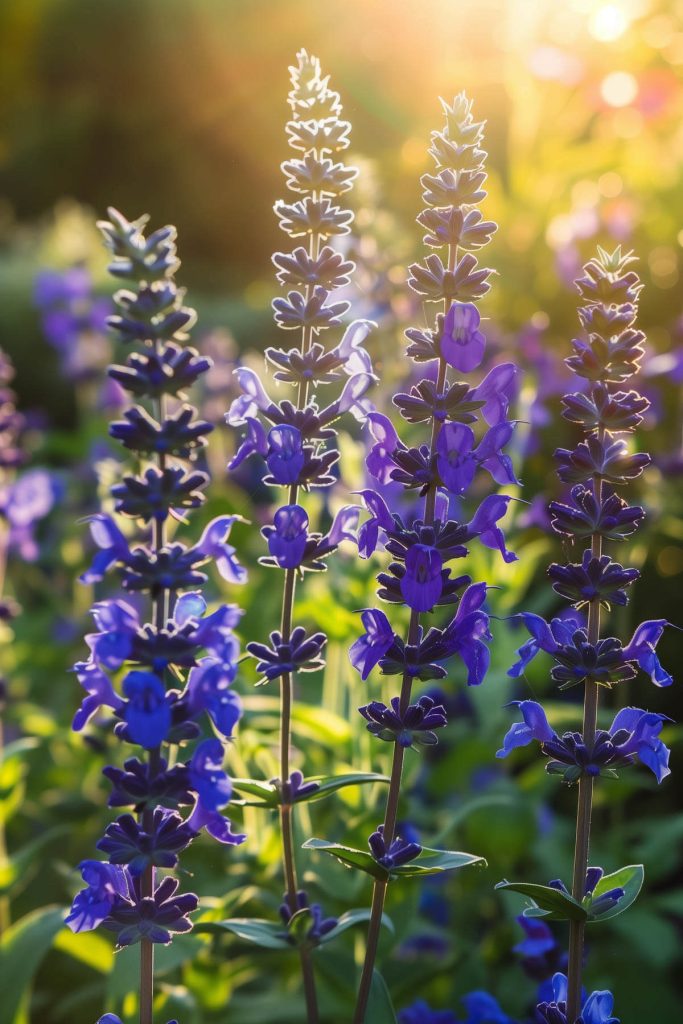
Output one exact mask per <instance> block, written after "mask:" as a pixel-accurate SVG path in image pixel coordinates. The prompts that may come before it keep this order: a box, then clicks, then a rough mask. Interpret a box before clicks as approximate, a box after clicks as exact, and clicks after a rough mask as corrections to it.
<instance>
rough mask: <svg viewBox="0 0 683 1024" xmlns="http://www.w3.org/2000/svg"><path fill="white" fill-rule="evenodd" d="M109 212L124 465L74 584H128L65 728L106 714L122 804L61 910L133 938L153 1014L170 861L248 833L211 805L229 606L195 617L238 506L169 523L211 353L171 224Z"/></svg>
mask: <svg viewBox="0 0 683 1024" xmlns="http://www.w3.org/2000/svg"><path fill="white" fill-rule="evenodd" d="M109 217H110V220H109V221H104V222H102V223H100V225H99V226H100V229H101V231H102V233H103V236H104V240H105V243H106V245H107V248H108V249H109V250H110V252H111V254H112V259H111V263H110V267H109V270H110V272H111V274H112V275H113V276H114V277H115V278H116V279H117V280H118V281H122V282H124V287H123V288H121V289H120V290H119V291H118V292H117V293H116V296H115V301H116V305H117V306H118V313H117V314H116V315H114V316H112V317H111V318H110V320H109V324H110V326H111V327H112V328H113V329H114V331H115V332H116V333H117V335H118V337H119V339H120V340H121V341H122V342H125V343H126V344H127V345H129V346H130V352H129V354H128V357H127V359H126V361H125V363H124V364H123V365H115V366H112V367H111V368H110V370H109V373H110V376H111V377H112V378H113V379H114V380H115V381H117V382H118V384H120V385H121V387H122V388H124V389H125V390H126V391H127V392H128V393H129V394H130V395H131V396H132V397H133V399H134V400H135V401H134V404H131V405H129V406H128V407H127V408H126V409H125V410H124V412H123V416H122V418H121V419H120V420H117V421H116V422H114V423H112V424H111V427H110V433H111V436H112V437H114V438H116V439H117V440H118V441H120V442H121V444H122V445H123V446H124V448H125V449H126V450H127V451H129V452H131V453H134V454H135V456H136V459H137V464H136V466H135V469H134V471H133V472H131V473H130V474H127V475H125V476H124V477H123V479H122V480H121V481H120V482H118V483H116V484H115V486H114V487H113V488H112V490H111V494H112V498H113V501H114V510H115V515H105V514H102V513H96V514H94V515H93V516H92V517H91V520H90V528H91V533H92V538H93V541H94V543H95V545H96V547H97V548H98V551H97V553H96V554H95V557H94V559H93V562H92V565H91V566H90V568H89V569H88V570H87V571H86V572H85V574H84V575H83V577H82V579H83V582H85V583H87V584H94V585H97V584H99V583H100V581H101V580H103V578H104V576H105V574H106V573H107V572H109V571H113V572H115V573H116V574H117V575H118V577H119V579H120V582H121V585H122V587H123V590H124V591H125V595H126V596H125V599H124V598H123V597H109V598H104V599H102V600H99V601H97V602H96V604H95V605H94V607H93V609H92V615H93V618H94V622H95V632H93V633H91V634H89V635H88V636H87V637H86V640H87V644H88V647H89V650H90V653H89V656H88V658H87V659H86V660H84V661H80V662H78V663H77V664H76V666H75V669H74V670H75V672H76V674H77V677H78V680H79V682H80V684H81V686H82V687H83V689H84V690H85V697H84V699H83V703H82V704H81V707H80V708H79V710H78V711H77V713H76V716H75V718H74V722H73V728H74V729H75V730H76V731H80V730H82V729H84V727H85V726H86V724H87V723H88V722H89V720H90V719H92V718H93V717H95V718H97V719H99V720H100V721H101V722H104V723H105V724H111V725H113V732H114V735H115V736H116V737H117V739H118V740H120V741H121V743H122V744H123V745H124V751H126V753H124V754H123V755H122V758H121V759H120V760H119V762H118V763H117V764H113V765H109V766H107V767H106V768H105V769H104V775H105V776H106V778H107V780H108V782H109V784H110V787H111V791H110V796H109V806H110V807H111V808H114V809H116V810H118V809H119V808H122V809H125V810H124V812H123V813H122V814H120V815H119V817H117V818H116V819H115V820H114V821H112V822H111V823H110V824H109V825H108V826H107V828H106V829H105V831H104V835H103V836H102V838H101V839H100V840H99V842H98V843H97V848H98V850H99V851H100V852H101V853H102V854H104V856H105V858H106V859H104V860H95V859H92V860H86V861H83V862H82V863H81V865H80V871H81V874H82V877H83V881H84V882H85V888H84V889H83V890H82V891H80V892H79V893H78V894H77V895H76V897H75V899H74V902H73V906H72V908H71V911H70V913H69V915H68V917H67V919H66V920H67V923H68V925H69V926H70V928H71V929H72V930H73V931H85V930H89V929H93V928H97V927H98V926H100V925H102V926H103V927H104V928H106V929H108V930H109V931H111V932H113V933H114V935H115V936H116V945H117V948H121V947H124V946H130V945H132V944H135V943H139V946H140V989H139V1002H140V1021H141V1022H142V1024H150V1022H151V1021H152V1006H153V997H154V946H155V944H156V943H163V944H167V943H169V942H171V940H172V937H173V935H175V934H177V933H182V932H187V931H189V930H190V928H191V927H192V924H191V921H190V918H189V915H190V914H191V913H192V912H193V911H194V910H195V909H196V907H197V897H196V896H195V895H194V894H192V893H179V892H178V888H179V882H178V879H177V878H175V877H173V875H172V874H171V873H170V872H172V870H173V869H174V868H176V866H177V864H178V858H179V855H180V854H181V853H182V851H183V850H184V849H186V848H187V846H188V845H189V844H190V843H191V842H192V841H193V840H194V839H195V838H196V837H197V836H198V834H199V833H200V832H201V831H202V830H206V832H207V833H209V834H210V835H211V836H212V837H213V838H214V839H215V840H217V841H218V842H219V843H224V844H228V845H232V844H238V843H241V842H242V841H243V840H244V838H245V836H243V835H241V834H238V833H236V832H234V831H233V830H232V828H231V824H230V821H229V819H227V818H226V817H225V816H224V815H223V813H222V809H223V808H224V807H225V806H226V805H227V804H228V802H229V801H230V797H231V783H230V780H229V778H228V776H227V774H226V773H225V771H224V770H223V760H224V741H225V740H227V739H229V738H230V736H231V735H232V732H233V729H234V727H235V725H236V723H237V721H238V719H239V717H240V714H241V706H240V701H239V698H238V696H237V695H236V694H235V693H234V692H233V690H232V689H231V684H232V682H233V680H234V678H235V674H236V666H237V660H238V655H239V648H238V642H237V639H236V637H235V633H234V629H235V626H236V625H237V623H238V621H239V618H240V610H239V609H238V608H237V607H236V606H235V605H233V604H228V605H221V606H220V607H218V608H217V609H216V610H214V611H213V612H211V613H208V612H207V604H206V601H205V600H204V598H203V597H202V594H201V587H202V585H203V584H204V583H205V581H206V580H207V576H206V574H205V573H204V572H203V566H204V565H205V564H206V563H208V562H209V561H211V560H212V561H213V562H214V563H215V565H216V568H217V570H218V572H219V573H220V575H221V576H222V577H223V578H224V579H225V580H226V581H227V582H228V583H241V582H243V581H244V579H245V570H244V569H243V568H242V566H241V565H240V564H239V562H238V561H237V559H236V556H235V550H234V548H233V547H232V546H231V545H230V544H229V543H228V535H229V533H230V530H231V527H232V525H233V523H234V522H235V520H236V518H238V517H236V516H231V515H228V516H220V517H218V518H217V519H214V520H213V521H211V522H210V523H209V524H208V525H207V526H206V528H205V530H204V532H203V533H202V535H201V537H200V538H199V539H198V540H197V541H196V542H195V543H194V544H191V545H188V544H187V543H185V542H184V540H182V539H180V537H178V536H176V533H175V529H174V526H175V524H178V525H179V527H180V530H179V532H180V533H181V535H182V528H183V526H184V524H185V522H186V515H187V513H188V512H189V511H190V510H191V509H195V508H198V507H200V506H201V505H202V503H203V501H204V493H203V492H204V489H205V487H206V485H207V483H208V477H207V474H206V473H204V472H203V471H202V470H200V469H198V468H196V466H195V464H194V463H195V462H196V460H197V458H198V457H199V456H200V454H201V451H202V448H203V447H204V445H205V444H206V436H207V434H208V433H209V432H210V430H211V425H210V424H209V423H207V422H205V421H203V420H201V419H200V418H198V416H197V415H196V411H195V409H194V408H193V406H192V405H190V404H188V403H187V402H186V400H185V397H186V391H187V390H188V389H189V388H190V387H191V386H192V385H193V383H194V382H195V381H196V380H197V379H198V378H199V377H200V376H201V375H202V374H203V373H205V372H206V371H207V370H208V368H209V365H210V364H209V361H208V360H207V359H205V358H203V357H202V356H201V355H200V354H199V353H198V352H197V351H196V349H194V348H192V347H190V346H189V345H188V344H187V340H188V333H187V332H188V330H189V329H190V328H191V327H192V325H193V324H194V322H195V319H196V315H195V312H194V310H192V309H191V308H189V307H188V306H186V305H184V303H183V299H184V293H183V290H182V289H180V288H178V286H177V285H176V283H175V280H174V277H175V273H176V271H177V269H178V266H179V260H178V258H177V256H176V246H175V229H174V228H172V227H165V228H162V229H160V230H158V231H155V232H153V233H152V234H150V235H149V236H147V237H146V236H145V225H146V221H147V218H145V217H142V218H139V219H138V220H135V221H131V222H129V221H127V220H126V219H125V218H124V217H123V216H121V214H119V213H117V212H116V211H115V210H110V211H109ZM126 521H128V522H127V523H126ZM131 521H132V522H133V523H134V524H135V529H136V530H137V531H139V532H138V534H137V536H135V537H134V539H133V540H130V539H129V534H130V525H131ZM207 726H208V730H207ZM207 731H208V732H209V735H208V736H206V733H207ZM197 740H198V741H199V742H197V743H195V741H197ZM190 744H192V746H191V748H190V746H189V745H190ZM131 748H132V749H131ZM136 749H137V751H138V752H137V753H136ZM171 755H173V757H172V756H171ZM121 761H122V763H121Z"/></svg>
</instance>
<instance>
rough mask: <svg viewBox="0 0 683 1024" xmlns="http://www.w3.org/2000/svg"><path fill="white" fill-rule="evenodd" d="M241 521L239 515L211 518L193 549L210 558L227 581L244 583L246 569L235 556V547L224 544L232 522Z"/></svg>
mask: <svg viewBox="0 0 683 1024" xmlns="http://www.w3.org/2000/svg"><path fill="white" fill-rule="evenodd" d="M238 522H242V517H241V516H218V518H216V519H212V520H211V522H210V523H209V524H208V526H207V527H206V529H205V530H204V532H203V534H202V535H201V537H200V539H199V543H198V544H196V545H195V547H194V550H195V551H197V552H201V553H202V554H203V555H204V556H205V557H206V558H212V559H213V560H214V563H215V565H216V568H217V569H218V571H219V573H220V574H221V576H222V577H223V579H224V580H227V582H228V583H245V582H246V579H247V571H246V569H245V568H244V567H243V566H241V565H240V564H239V562H238V561H237V558H236V557H235V549H234V547H232V546H231V545H230V544H226V541H227V539H228V537H229V536H230V530H231V529H232V526H233V524H234V523H238Z"/></svg>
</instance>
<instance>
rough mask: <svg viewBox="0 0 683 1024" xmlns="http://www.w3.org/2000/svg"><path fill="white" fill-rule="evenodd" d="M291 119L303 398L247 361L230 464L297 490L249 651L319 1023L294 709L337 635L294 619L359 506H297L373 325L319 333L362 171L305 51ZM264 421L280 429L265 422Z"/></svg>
mask: <svg viewBox="0 0 683 1024" xmlns="http://www.w3.org/2000/svg"><path fill="white" fill-rule="evenodd" d="M290 73H291V86H292V88H291V91H290V93H289V104H290V107H291V111H292V114H291V119H290V121H289V122H288V124H287V135H288V138H289V143H290V146H291V148H292V150H293V151H294V155H293V157H292V158H291V159H289V160H286V161H285V162H284V163H283V165H282V169H283V172H284V174H285V177H286V180H287V185H288V187H289V189H290V190H291V191H292V192H293V193H294V199H293V200H292V201H290V202H286V201H281V202H278V203H276V204H275V212H276V214H277V216H278V219H279V222H280V227H281V228H282V229H283V231H285V233H286V234H287V235H289V236H290V237H291V238H292V239H293V240H295V241H296V240H298V239H303V240H305V242H306V244H305V245H302V244H299V245H296V247H295V248H294V249H293V251H291V252H278V253H275V255H274V256H273V263H274V264H275V267H276V270H277V280H278V282H279V283H280V284H281V285H284V286H290V287H291V290H290V291H289V292H288V293H287V295H286V296H284V297H279V298H276V299H275V300H274V301H273V309H274V312H275V320H276V323H277V324H278V326H279V327H281V328H283V329H285V330H296V331H297V332H298V334H299V345H298V347H296V348H291V349H289V350H285V349H279V348H268V349H267V350H266V353H265V355H266V360H267V362H268V364H269V365H270V367H272V368H273V370H274V377H275V379H276V380H277V381H279V382H280V383H282V384H285V385H289V386H293V387H294V388H295V394H296V399H295V401H289V400H283V401H280V402H279V403H276V402H275V401H273V400H272V399H271V398H270V396H269V395H268V393H267V392H266V390H265V388H264V386H263V384H262V383H261V381H260V380H259V378H258V376H257V375H256V374H255V373H254V372H253V371H251V370H249V369H247V368H241V369H238V370H237V371H236V372H237V376H238V381H239V384H240V387H241V390H242V396H241V397H240V398H238V399H236V400H235V402H233V404H232V406H231V408H230V410H229V412H228V415H227V421H228V423H230V424H231V425H233V426H241V425H244V426H246V435H245V436H244V439H243V441H242V443H241V444H240V446H239V448H238V450H237V452H236V454H235V456H234V458H233V459H232V461H231V462H230V466H229V468H230V469H233V470H234V469H237V468H238V467H239V466H240V465H241V463H242V462H243V461H244V459H246V458H247V457H249V456H251V455H253V454H257V455H259V456H261V457H262V458H263V459H265V463H266V466H267V469H268V475H266V477H265V478H264V479H265V482H266V483H267V484H270V485H274V486H279V487H284V488H286V490H287V504H286V505H284V506H282V507H280V508H279V509H277V511H276V512H275V515H274V517H273V525H272V526H267V527H264V529H263V530H262V533H263V535H264V537H265V538H266V540H267V542H268V549H269V552H270V555H269V557H268V558H263V559H261V562H262V563H263V564H265V565H267V566H271V567H273V568H279V569H281V570H284V580H283V590H282V609H281V617H280V629H279V632H274V633H271V636H270V640H271V645H270V646H268V645H267V644H263V643H250V644H249V645H248V646H247V650H248V651H249V653H250V654H252V656H254V657H255V658H257V659H258V669H259V671H263V672H264V675H265V678H264V682H268V681H270V680H275V679H278V680H279V686H280V728H279V765H280V778H279V779H277V780H273V784H274V785H275V786H276V788H277V793H278V805H279V818H280V833H281V842H282V865H283V875H284V881H285V894H284V912H285V913H284V917H285V918H286V922H287V924H289V921H290V920H291V919H293V918H294V917H295V915H297V914H298V913H300V912H302V911H304V912H305V913H306V914H309V915H310V917H311V922H312V924H311V928H310V929H309V930H308V932H307V934H306V935H305V936H304V939H303V941H298V940H295V939H294V938H293V943H294V944H295V945H297V947H298V952H299V958H300V964H301V973H302V979H303V988H304V994H305V998H306V1008H307V1019H308V1021H309V1024H316V1022H317V1021H318V1019H319V1011H318V1001H317V995H316V987H315V978H314V973H313V962H312V956H311V951H312V948H313V947H314V946H315V945H316V944H317V943H318V942H319V940H320V938H321V935H319V934H318V930H317V926H316V924H315V919H314V914H318V913H319V912H320V908H319V907H318V906H317V905H316V904H314V905H312V906H310V907H309V905H308V899H307V896H306V893H305V892H303V890H301V889H300V886H299V878H298V871H297V864H296V857H295V854H294V814H295V804H296V802H297V799H300V798H302V796H303V795H304V792H305V790H306V788H307V787H306V786H304V787H303V788H302V787H301V786H300V783H301V781H302V779H299V780H298V782H295V776H296V777H297V778H298V776H299V774H300V773H298V772H294V773H293V772H292V765H291V761H292V751H291V747H292V713H293V700H294V696H293V687H294V678H295V675H296V674H297V673H298V672H301V671H314V670H316V669H318V668H321V667H322V666H323V665H324V661H323V660H322V657H321V652H322V649H323V646H324V644H325V642H326V640H327V638H326V636H325V634H324V633H316V634H313V635H310V636H309V635H307V633H306V630H305V629H304V628H303V627H300V626H296V627H295V626H294V608H295V592H296V583H297V578H298V577H300V576H301V577H302V576H303V575H304V573H305V572H311V571H322V570H324V569H325V561H324V560H325V558H326V557H327V556H328V555H330V554H331V553H332V552H333V551H334V550H335V549H336V548H337V546H338V545H339V543H340V542H341V541H342V540H343V539H354V534H353V533H352V529H353V526H354V524H355V523H356V522H357V519H358V510H357V508H356V507H355V506H347V507H345V508H342V509H341V510H340V512H339V513H338V514H337V516H336V517H335V520H334V521H333V523H332V526H331V529H330V530H329V532H328V533H327V534H326V535H325V536H321V535H320V534H317V533H310V532H309V529H308V527H309V522H308V515H307V513H306V511H305V509H304V508H303V507H302V506H301V505H300V504H299V501H300V496H301V493H302V491H305V490H308V489H309V488H311V487H329V486H331V485H332V484H333V483H334V482H335V478H334V476H333V475H332V474H331V472H330V470H331V469H332V467H333V466H334V465H335V463H336V462H337V461H338V459H339V452H338V451H337V449H336V447H335V445H334V443H333V439H334V437H335V432H334V430H333V429H331V424H332V423H333V422H334V421H335V420H336V419H337V418H338V416H339V415H340V414H342V413H344V412H348V411H352V412H353V411H355V413H356V414H357V415H361V414H362V410H363V404H362V399H363V395H364V394H365V392H366V391H367V389H368V388H369V386H370V385H371V384H372V383H373V381H374V379H375V378H374V375H373V374H372V365H371V363H370V359H369V357H368V355H367V353H366V352H365V350H364V349H363V347H362V346H363V342H364V340H365V338H366V336H367V334H368V333H369V330H370V328H371V327H372V324H370V323H369V322H368V321H356V322H354V323H352V324H351V325H350V326H349V327H348V328H347V330H346V332H345V334H344V336H343V338H342V340H341V342H340V343H339V344H338V345H337V346H336V347H335V348H333V349H326V348H325V346H324V344H323V343H322V341H321V340H320V339H321V334H322V332H323V331H325V330H327V329H328V328H330V327H334V326H336V325H337V324H339V323H340V321H341V318H342V317H343V316H344V314H345V313H346V311H347V309H348V306H349V304H348V303H346V302H333V301H332V300H331V295H332V293H333V292H334V290H335V289H337V288H340V287H342V286H344V285H346V284H348V282H349V280H350V275H351V273H352V271H353V270H354V264H353V263H352V262H351V261H349V260H346V259H345V258H344V257H343V256H342V255H341V254H340V253H339V252H338V251H336V249H335V248H333V246H332V244H331V242H332V241H333V240H334V239H335V238H337V237H338V236H343V235H345V234H347V233H348V232H349V230H350V224H351V221H352V220H353V214H352V213H351V212H350V211H348V210H346V209H344V208H343V207H342V206H341V205H338V203H339V200H340V197H341V196H343V195H344V193H346V192H347V191H348V190H349V189H350V188H351V186H352V184H353V181H354V179H355V177H356V174H357V171H356V170H355V168H352V167H348V166H346V165H345V164H343V163H342V162H340V161H339V160H338V154H339V153H341V152H343V151H344V150H345V149H346V148H347V147H348V144H349V138H348V135H349V131H350V125H349V123H348V121H344V120H342V118H341V104H340V100H339V94H338V93H337V92H335V91H334V90H332V89H331V88H330V87H329V79H328V78H327V77H323V75H322V73H321V69H320V63H319V61H318V60H317V58H315V57H311V56H309V55H308V54H307V53H306V52H305V51H304V50H302V51H301V52H300V53H299V54H298V55H297V64H296V65H295V66H294V67H292V68H290ZM344 376H346V377H347V378H348V379H347V381H346V384H345V385H344V387H343V388H342V390H341V394H340V396H339V398H337V399H336V400H335V401H332V402H331V403H330V404H329V405H327V406H325V407H323V408H320V407H319V406H318V404H317V390H318V388H319V386H320V385H324V384H332V383H335V382H337V381H339V380H341V379H343V377H344ZM262 419H263V420H266V422H267V423H268V424H269V425H270V426H269V428H268V429H267V430H266V428H264V426H263V424H262Z"/></svg>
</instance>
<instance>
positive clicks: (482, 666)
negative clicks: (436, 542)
mask: <svg viewBox="0 0 683 1024" xmlns="http://www.w3.org/2000/svg"><path fill="white" fill-rule="evenodd" d="M486 590H487V587H486V584H485V583H473V584H471V585H470V586H469V587H468V588H467V590H465V592H464V593H463V595H462V597H461V598H460V603H459V604H458V610H457V612H456V613H455V615H454V616H453V618H452V620H451V622H450V623H449V625H448V626H447V627H446V629H445V630H444V631H443V633H442V642H443V644H444V646H445V648H446V650H447V651H448V654H449V655H451V654H459V655H460V657H461V658H462V660H463V661H464V663H465V665H466V666H467V671H468V675H467V685H468V686H479V685H480V683H482V682H483V681H484V677H485V675H486V672H487V670H488V667H489V662H490V660H491V655H490V653H489V649H488V647H487V646H486V643H485V642H484V641H485V640H492V639H493V638H492V636H491V634H490V632H489V617H488V615H487V614H486V612H484V611H482V610H481V606H482V605H483V603H484V601H485V600H486Z"/></svg>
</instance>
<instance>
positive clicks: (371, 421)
mask: <svg viewBox="0 0 683 1024" xmlns="http://www.w3.org/2000/svg"><path fill="white" fill-rule="evenodd" d="M367 424H368V427H369V428H370V433H371V434H372V436H373V437H374V439H375V442H376V443H375V444H374V445H373V447H372V448H371V449H370V452H369V453H368V456H367V458H366V460H365V464H366V466H367V467H368V470H369V471H370V473H372V475H373V476H374V477H375V478H376V479H377V480H379V482H380V483H381V484H388V483H390V482H391V480H392V475H391V474H392V472H393V470H394V469H395V468H396V463H395V462H394V459H393V454H394V452H395V451H397V450H398V449H401V450H404V451H405V445H404V444H402V443H401V441H400V440H399V436H398V434H397V433H396V429H395V427H394V425H393V423H392V422H391V420H390V419H389V418H388V417H387V416H384V415H383V413H380V412H373V413H370V415H369V416H368V418H367Z"/></svg>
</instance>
